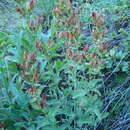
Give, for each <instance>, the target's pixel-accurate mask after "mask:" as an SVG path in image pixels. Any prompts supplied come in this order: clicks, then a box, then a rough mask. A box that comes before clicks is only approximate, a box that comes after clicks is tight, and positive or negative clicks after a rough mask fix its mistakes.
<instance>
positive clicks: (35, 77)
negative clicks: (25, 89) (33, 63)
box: [33, 69, 38, 81]
mask: <svg viewBox="0 0 130 130" xmlns="http://www.w3.org/2000/svg"><path fill="white" fill-rule="evenodd" d="M37 79H38V69H35V71H34V74H33V80H35V81H36V80H37Z"/></svg>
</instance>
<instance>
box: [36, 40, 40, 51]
mask: <svg viewBox="0 0 130 130" xmlns="http://www.w3.org/2000/svg"><path fill="white" fill-rule="evenodd" d="M36 48H37V49H39V48H40V41H39V40H36Z"/></svg>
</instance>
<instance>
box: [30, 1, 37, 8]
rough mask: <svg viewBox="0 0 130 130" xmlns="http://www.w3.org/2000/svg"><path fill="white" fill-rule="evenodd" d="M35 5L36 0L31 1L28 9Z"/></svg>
mask: <svg viewBox="0 0 130 130" xmlns="http://www.w3.org/2000/svg"><path fill="white" fill-rule="evenodd" d="M35 4H36V0H31V2H30V4H29V6H30V8H34V6H35Z"/></svg>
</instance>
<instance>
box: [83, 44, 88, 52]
mask: <svg viewBox="0 0 130 130" xmlns="http://www.w3.org/2000/svg"><path fill="white" fill-rule="evenodd" d="M88 49H89V45H88V44H86V45H85V46H84V48H83V51H84V52H87V51H88Z"/></svg>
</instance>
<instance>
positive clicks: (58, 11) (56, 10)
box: [54, 7, 61, 15]
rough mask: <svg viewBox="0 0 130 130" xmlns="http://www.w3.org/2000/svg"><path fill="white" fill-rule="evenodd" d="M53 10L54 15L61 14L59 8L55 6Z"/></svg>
mask: <svg viewBox="0 0 130 130" xmlns="http://www.w3.org/2000/svg"><path fill="white" fill-rule="evenodd" d="M54 12H55V14H56V15H59V14H61V9H60V8H57V7H56V8H55V10H54Z"/></svg>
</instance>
